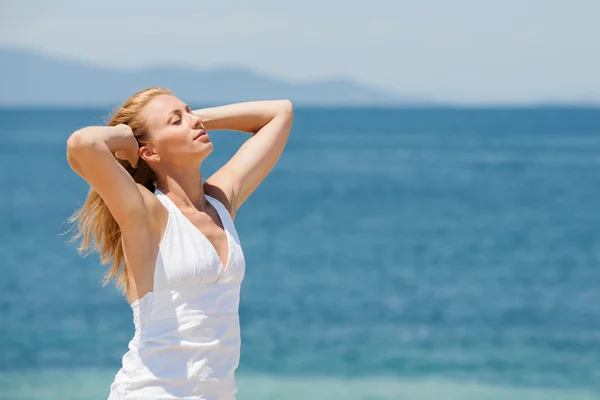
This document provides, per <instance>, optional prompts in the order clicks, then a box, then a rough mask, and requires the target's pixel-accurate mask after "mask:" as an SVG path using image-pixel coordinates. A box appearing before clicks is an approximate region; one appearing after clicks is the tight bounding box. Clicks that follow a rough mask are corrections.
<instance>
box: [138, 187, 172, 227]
mask: <svg viewBox="0 0 600 400" xmlns="http://www.w3.org/2000/svg"><path fill="white" fill-rule="evenodd" d="M136 186H137V189H138V190H139V192H140V194H141V195H142V199H143V201H144V208H145V213H144V214H145V215H144V216H143V218H144V220H145V221H146V222H147V223H148V224H149V225H150V227H151V228H152V230H154V231H157V232H160V231H161V230H162V229H161V227H162V226H164V225H165V224H166V223H167V219H168V216H169V211H168V210H167V208H166V207H165V206H164V205H163V204H162V203H161V201H160V200H159V199H158V197H156V195H155V194H154V192H152V191H150V190H149V189H148V188H147V187H145V186H144V185H141V184H139V183H136Z"/></svg>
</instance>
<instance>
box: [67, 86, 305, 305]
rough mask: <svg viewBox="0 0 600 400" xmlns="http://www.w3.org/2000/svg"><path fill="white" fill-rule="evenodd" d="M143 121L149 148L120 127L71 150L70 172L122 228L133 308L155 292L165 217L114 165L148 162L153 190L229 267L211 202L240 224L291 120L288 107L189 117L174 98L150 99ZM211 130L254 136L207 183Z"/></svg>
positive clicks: (266, 105)
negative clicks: (237, 218) (204, 166)
mask: <svg viewBox="0 0 600 400" xmlns="http://www.w3.org/2000/svg"><path fill="white" fill-rule="evenodd" d="M139 115H140V116H141V117H142V119H143V121H144V123H145V124H146V126H147V127H148V130H149V138H148V142H147V143H143V144H142V145H139V144H138V142H137V140H136V139H135V138H134V137H133V134H132V130H131V128H129V127H128V126H127V125H123V124H121V125H118V126H109V127H87V128H83V129H81V130H79V131H77V132H75V133H73V135H71V137H70V138H69V141H68V143H67V155H68V160H69V164H70V165H71V167H72V168H73V169H74V170H75V171H76V172H77V173H78V174H80V175H81V176H82V177H83V178H84V179H85V180H86V181H87V182H88V183H89V184H90V185H91V186H92V187H93V188H94V190H95V191H97V192H98V193H99V194H100V196H101V197H102V199H103V201H104V202H105V204H106V205H107V206H108V208H109V210H110V212H111V214H112V216H113V217H114V218H115V220H116V221H117V222H118V225H119V228H120V231H121V241H122V247H123V254H124V260H125V263H126V266H127V269H128V282H129V293H127V297H128V299H129V300H130V301H134V300H136V299H138V298H140V297H142V296H144V295H145V294H146V293H148V292H150V291H152V285H153V268H154V263H155V261H156V256H157V254H158V250H159V245H160V240H161V237H162V233H163V232H164V230H165V227H166V224H167V220H168V211H167V209H166V208H165V207H164V206H163V204H162V203H161V202H160V201H159V200H158V199H157V197H156V195H155V194H154V193H153V192H152V191H150V190H148V188H147V187H145V186H144V185H142V184H140V183H136V182H134V180H133V179H132V177H131V176H130V175H129V174H128V173H127V172H125V170H124V169H123V167H121V165H119V164H118V163H117V162H116V160H115V157H117V158H119V159H123V160H128V161H129V163H130V164H131V165H132V166H134V167H137V166H138V163H139V160H140V159H142V160H144V161H145V162H146V163H147V165H148V166H149V167H150V168H151V169H152V170H153V171H154V172H155V173H156V176H157V179H156V181H155V182H154V184H155V186H156V188H157V189H159V190H160V191H162V192H163V193H165V194H166V195H167V196H168V197H169V198H170V199H171V200H172V201H173V202H174V203H175V204H176V205H177V207H178V208H179V209H180V210H181V212H182V213H183V214H184V216H186V217H187V218H188V219H189V220H190V222H192V223H193V224H194V225H195V226H196V228H197V229H199V230H200V231H201V232H202V233H203V234H204V235H205V236H206V237H207V238H208V240H209V241H210V243H211V244H212V245H213V246H214V248H215V250H216V251H217V254H218V255H219V258H220V259H221V261H222V263H223V265H226V264H227V249H228V247H227V238H226V234H225V231H224V229H223V225H222V222H221V220H220V218H219V216H218V213H217V212H216V210H215V209H214V207H213V206H212V205H211V204H210V203H209V202H208V200H207V199H206V195H210V196H212V197H214V198H216V199H217V200H219V201H220V202H221V203H222V204H223V205H224V206H225V207H226V209H227V211H228V212H229V213H230V215H231V216H232V218H235V215H236V212H237V210H238V209H239V207H240V206H241V205H242V204H243V203H244V201H245V200H246V199H247V198H248V197H249V196H250V195H251V193H252V192H253V191H254V190H255V189H256V188H257V187H258V185H259V184H260V183H261V182H262V180H263V179H264V178H265V177H266V176H267V175H268V173H269V172H270V171H271V169H272V168H273V167H274V165H275V164H276V162H277V161H278V159H279V157H280V155H281V153H282V151H283V149H284V147H285V144H286V142H287V138H288V135H289V132H290V129H291V124H292V119H293V111H292V106H291V103H290V102H289V101H287V100H273V101H257V102H247V103H238V104H230V105H226V106H221V107H214V108H207V109H201V110H192V109H191V108H190V106H189V105H187V104H186V103H185V102H183V101H182V100H181V99H179V98H177V97H176V96H173V95H170V94H160V95H157V96H156V97H154V98H152V99H151V100H150V101H149V102H148V103H147V104H146V105H145V106H144V107H143V109H141V111H140V113H139ZM211 130H233V131H241V132H246V133H250V134H252V136H250V137H249V138H248V140H246V141H245V143H244V144H243V145H242V146H241V148H240V149H239V150H238V151H237V152H236V153H235V154H234V156H233V157H232V158H231V159H230V160H229V161H228V162H227V163H226V164H225V165H223V166H222V167H221V168H220V169H218V170H217V171H216V172H215V173H214V174H213V175H212V176H210V177H209V178H208V179H206V180H203V178H202V174H201V164H202V162H203V160H204V159H206V157H208V155H210V154H211V152H212V151H213V150H214V146H213V143H212V142H211V140H210V136H209V134H208V133H207V132H210V131H211ZM113 154H114V156H113Z"/></svg>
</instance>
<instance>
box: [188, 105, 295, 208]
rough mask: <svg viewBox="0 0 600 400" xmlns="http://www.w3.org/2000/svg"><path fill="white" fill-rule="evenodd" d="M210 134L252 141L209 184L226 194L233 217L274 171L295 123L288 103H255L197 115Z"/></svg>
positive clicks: (203, 111) (209, 109)
mask: <svg viewBox="0 0 600 400" xmlns="http://www.w3.org/2000/svg"><path fill="white" fill-rule="evenodd" d="M194 113H195V114H196V115H199V116H200V117H201V118H202V120H203V123H204V127H205V128H206V129H207V130H217V129H227V130H235V131H241V132H246V133H251V134H252V137H250V138H249V139H248V140H247V141H246V142H245V143H244V144H243V145H242V146H241V147H240V149H239V150H238V151H237V152H236V153H235V154H234V156H233V157H232V158H231V160H229V161H228V162H227V163H226V164H225V165H224V166H223V167H222V168H221V169H219V170H218V171H217V172H215V174H214V175H213V176H211V177H210V178H209V179H208V180H207V183H209V184H211V185H215V186H218V187H219V188H220V189H221V190H223V191H224V193H225V195H226V196H227V200H228V201H229V203H230V205H231V210H230V211H231V214H232V216H234V215H235V212H236V211H237V209H238V208H239V207H240V206H241V205H242V204H243V203H244V201H246V199H247V198H248V197H249V196H250V195H251V194H252V192H254V190H255V189H256V188H257V187H258V185H259V184H260V183H261V182H262V181H263V180H264V179H265V177H266V176H267V175H268V174H269V172H270V171H271V170H272V169H273V167H274V166H275V164H276V163H277V161H278V160H279V157H280V156H281V153H282V152H283V149H284V147H285V144H286V142H287V139H288V136H289V133H290V130H291V127H292V120H293V108H292V103H291V102H290V101H288V100H268V101H255V102H246V103H238V104H230V105H226V106H221V107H215V108H206V109H202V110H196V111H194Z"/></svg>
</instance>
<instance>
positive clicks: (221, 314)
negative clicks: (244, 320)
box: [109, 190, 246, 400]
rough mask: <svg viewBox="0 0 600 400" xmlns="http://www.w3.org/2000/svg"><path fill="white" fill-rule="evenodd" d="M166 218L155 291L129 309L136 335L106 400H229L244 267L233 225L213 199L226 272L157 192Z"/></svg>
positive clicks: (235, 362) (211, 248)
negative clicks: (223, 234) (224, 238)
mask: <svg viewBox="0 0 600 400" xmlns="http://www.w3.org/2000/svg"><path fill="white" fill-rule="evenodd" d="M156 196H157V197H158V199H159V200H160V201H161V202H162V203H163V204H164V205H165V207H166V208H167V210H168V211H169V219H168V222H167V227H166V229H165V232H164V234H163V237H162V240H161V242H160V249H159V252H158V257H157V259H156V267H155V270H154V289H153V291H152V292H150V293H148V294H146V295H145V296H143V297H141V298H140V299H138V300H136V301H134V302H133V303H132V304H131V308H132V309H133V322H134V325H135V334H134V336H133V338H132V339H131V341H130V342H129V351H128V352H127V353H126V354H125V355H124V356H123V365H122V368H121V369H120V370H119V372H118V373H117V374H116V376H115V379H114V381H113V383H112V385H111V387H110V395H109V400H133V399H136V400H137V399H153V400H154V399H194V400H198V399H206V400H217V399H218V400H223V399H235V395H236V393H237V386H236V384H235V370H236V369H237V367H238V362H239V357H240V326H239V315H238V310H239V299H240V285H241V283H242V280H243V278H244V273H245V268H246V264H245V261H244V254H243V252H242V248H241V246H240V241H239V238H238V235H237V232H236V230H235V227H234V224H233V220H232V219H231V216H230V215H229V212H228V211H227V209H226V208H225V207H224V206H223V204H221V202H219V201H218V200H217V199H215V198H213V197H210V196H206V197H207V199H208V201H209V202H210V203H211V204H212V205H213V206H214V207H215V209H216V210H217V212H218V214H219V217H220V218H221V222H222V224H223V227H224V228H225V232H226V235H227V244H228V257H227V265H225V266H224V265H223V264H222V262H221V260H220V259H219V256H218V254H217V251H216V250H215V248H214V246H213V245H212V244H211V242H210V241H209V240H208V239H207V238H206V237H205V236H204V235H203V234H202V232H200V230H198V229H197V228H196V227H195V226H194V225H193V224H192V222H191V221H190V220H188V219H187V217H185V216H184V215H183V214H182V213H181V211H180V210H179V209H178V208H177V206H176V205H175V204H174V203H173V202H172V201H171V200H170V199H169V198H168V197H167V196H166V195H165V194H164V193H162V192H161V191H159V190H156Z"/></svg>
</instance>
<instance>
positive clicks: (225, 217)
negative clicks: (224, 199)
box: [206, 195, 237, 238]
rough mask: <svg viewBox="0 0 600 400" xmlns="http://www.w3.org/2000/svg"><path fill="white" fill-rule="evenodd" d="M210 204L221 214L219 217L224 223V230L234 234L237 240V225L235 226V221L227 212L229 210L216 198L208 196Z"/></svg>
mask: <svg viewBox="0 0 600 400" xmlns="http://www.w3.org/2000/svg"><path fill="white" fill-rule="evenodd" d="M206 198H207V199H208V201H210V204H212V205H213V207H214V208H215V209H216V210H217V212H218V213H219V217H221V222H222V223H223V228H225V229H227V230H228V231H229V232H230V233H232V234H233V235H234V236H235V237H236V238H237V232H236V230H235V225H234V224H233V220H232V219H231V214H229V211H227V208H226V207H225V206H224V205H223V203H221V202H220V201H219V200H218V199H216V198H215V197H212V196H209V195H206Z"/></svg>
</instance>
